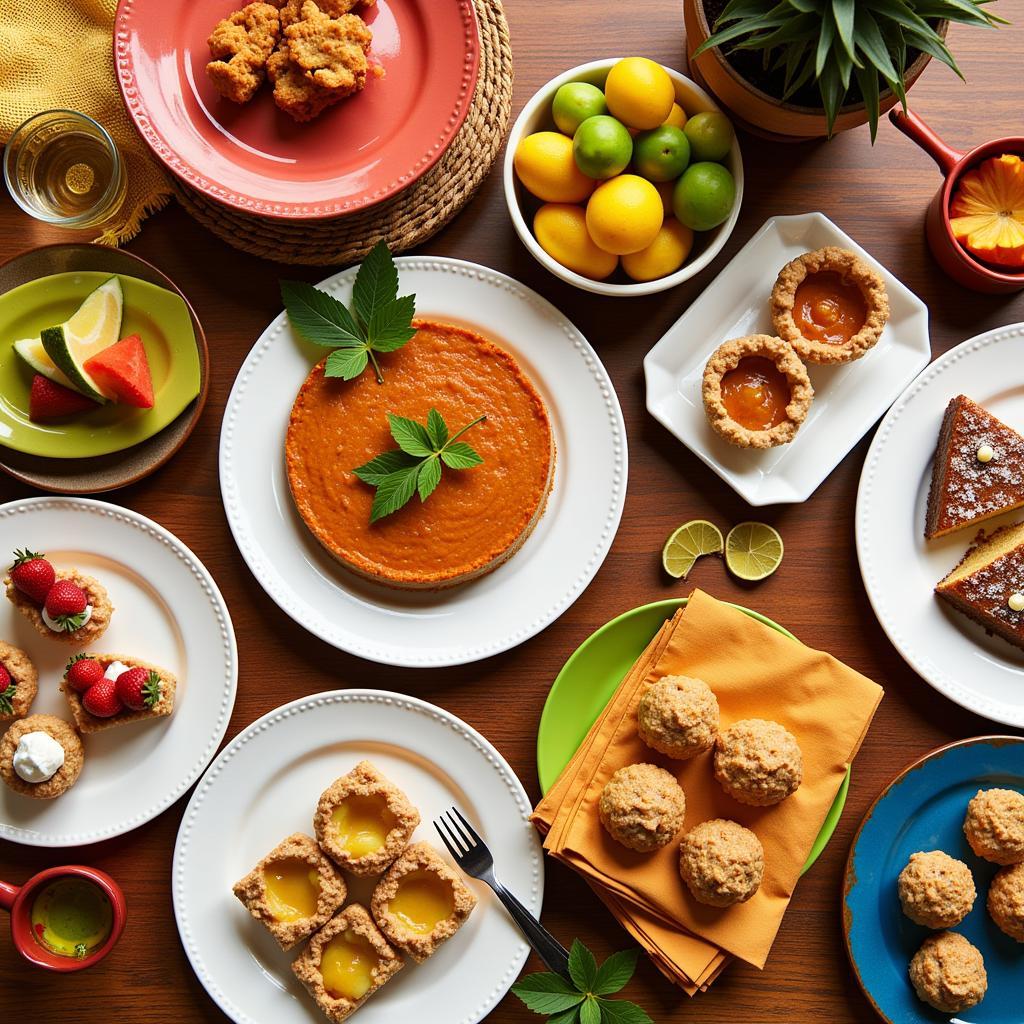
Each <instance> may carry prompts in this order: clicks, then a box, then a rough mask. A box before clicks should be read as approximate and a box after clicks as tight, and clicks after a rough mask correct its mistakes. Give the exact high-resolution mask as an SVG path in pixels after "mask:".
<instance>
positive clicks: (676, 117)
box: [665, 103, 686, 128]
mask: <svg viewBox="0 0 1024 1024" xmlns="http://www.w3.org/2000/svg"><path fill="white" fill-rule="evenodd" d="M665 124H674V125H675V126H676V127H677V128H682V127H684V126H685V125H686V111H685V110H683V108H682V107H681V106H679V104H678V103H673V104H672V112H671V113H670V114H669V115H668V117H666V118H665Z"/></svg>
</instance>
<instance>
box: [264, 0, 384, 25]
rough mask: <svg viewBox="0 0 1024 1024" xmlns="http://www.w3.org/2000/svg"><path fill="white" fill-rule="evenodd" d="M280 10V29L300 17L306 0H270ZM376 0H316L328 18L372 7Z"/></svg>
mask: <svg viewBox="0 0 1024 1024" xmlns="http://www.w3.org/2000/svg"><path fill="white" fill-rule="evenodd" d="M270 2H271V3H273V5H274V6H275V7H277V8H279V9H280V11H281V30H282V31H283V30H284V29H286V28H287V27H288V26H289V25H291V24H292V23H293V22H296V21H298V20H299V19H300V18H301V17H302V5H303V4H304V3H305V2H306V0H270ZM376 2H377V0H316V5H317V7H319V8H320V10H321V11H322V12H323V13H324V14H326V15H327V17H328V18H340V17H341V16H342V15H343V14H351V13H352V12H353V11H354V10H356V8H358V7H372V6H373V5H374V4H375V3H376Z"/></svg>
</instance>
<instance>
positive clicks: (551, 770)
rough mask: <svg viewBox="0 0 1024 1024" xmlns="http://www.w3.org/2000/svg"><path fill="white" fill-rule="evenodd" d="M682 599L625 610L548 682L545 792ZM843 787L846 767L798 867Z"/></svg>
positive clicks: (833, 812) (833, 818)
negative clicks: (825, 814)
mask: <svg viewBox="0 0 1024 1024" xmlns="http://www.w3.org/2000/svg"><path fill="white" fill-rule="evenodd" d="M685 604H686V598H681V599H671V600H668V601H655V602H654V603H653V604H645V605H641V606H640V607H639V608H634V609H633V610H632V611H628V612H625V613H624V614H622V615H620V616H619V617H618V618H615V619H612V620H611V622H607V623H605V625H603V626H602V627H601V628H600V629H598V630H597V631H596V632H595V633H592V634H591V635H590V636H589V637H587V639H586V640H584V641H583V643H582V644H580V646H579V647H578V648H577V649H576V650H575V652H573V654H572V655H571V656H570V657H569V660H568V661H567V662H566V663H565V665H564V666H563V668H562V671H561V672H559V673H558V677H557V678H556V679H555V681H554V684H553V685H552V687H551V692H550V693H549V694H548V699H547V701H546V702H545V704H544V711H543V712H542V713H541V716H540V728H539V729H538V730H537V774H538V776H539V777H540V788H541V790H542V792H544V793H546V792H547V791H548V790H549V789H550V788H551V787H552V786H553V785H554V783H555V780H556V779H557V778H558V776H559V775H560V774H561V772H562V769H564V768H565V766H566V765H567V764H568V763H569V761H570V760H571V759H572V756H573V754H575V753H576V751H577V750H578V749H579V746H580V744H581V743H582V742H583V739H584V737H585V736H586V735H587V732H588V731H589V730H590V727H591V726H592V725H593V724H594V722H595V721H596V720H597V716H598V715H600V714H601V712H602V711H603V710H604V708H605V705H606V704H607V703H608V701H609V700H611V698H612V695H613V694H614V693H615V691H616V689H618V686H619V683H621V682H622V680H623V679H624V678H625V676H626V673H627V672H628V671H629V670H630V668H631V667H632V665H633V663H634V662H635V661H636V660H637V658H639V657H640V655H641V654H643V652H644V649H645V648H646V647H647V645H648V644H649V643H650V642H651V640H652V639H653V637H654V634H655V633H657V632H658V630H659V629H660V628H661V625H662V623H663V622H664V621H665V620H666V619H668V618H671V616H672V615H674V614H675V613H676V611H677V610H678V609H679V608H682V607H683V606H684V605H685ZM733 607H734V608H738V609H739V610H740V611H741V612H743V613H744V614H746V615H749V616H750V617H751V618H752V619H757V621H758V622H763V623H764V624H765V625H766V626H771V628H772V629H777V630H778V631H779V632H780V633H783V634H785V635H786V636H788V637H790V638H791V639H793V640H796V637H795V636H793V634H792V633H790V632H789V630H788V629H784V628H783V627H782V626H780V625H779V624H778V623H777V622H772V620H771V619H769V618H766V617H765V616H764V615H760V614H758V613H757V612H754V611H751V610H750V609H749V608H744V607H742V606H741V605H733ZM797 642H799V641H797ZM849 788H850V769H849V768H847V770H846V778H845V779H843V783H842V785H841V786H840V787H839V792H838V793H837V794H836V798H835V800H834V801H833V802H832V806H831V808H829V812H828V815H827V816H826V818H825V823H824V824H823V825H822V826H821V831H820V832H819V833H818V837H817V838H816V839H815V840H814V845H813V846H812V847H811V852H810V855H809V856H808V858H807V862H806V863H805V864H804V866H803V871H804V872H806V871H807V870H808V868H810V867H811V865H812V864H813V863H814V862H815V861H816V860H817V859H818V857H819V856H820V855H821V851H822V850H824V849H825V847H826V846H827V845H828V841H829V840H830V839H831V838H832V833H833V832H835V830H836V825H837V824H838V823H839V817H840V815H841V814H842V813H843V807H844V806H845V804H846V794H847V792H848V790H849ZM801 873H802V872H801Z"/></svg>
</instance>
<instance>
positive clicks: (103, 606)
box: [4, 569, 114, 647]
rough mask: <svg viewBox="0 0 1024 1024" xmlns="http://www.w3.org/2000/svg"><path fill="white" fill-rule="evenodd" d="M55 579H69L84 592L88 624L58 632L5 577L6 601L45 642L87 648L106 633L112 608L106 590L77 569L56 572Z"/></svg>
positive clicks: (7, 577)
mask: <svg viewBox="0 0 1024 1024" xmlns="http://www.w3.org/2000/svg"><path fill="white" fill-rule="evenodd" d="M56 576H57V579H59V580H71V582H72V583H74V584H75V585H76V586H78V587H81V588H82V590H84V591H85V594H86V598H87V600H88V602H89V604H91V605H92V615H91V616H90V617H89V621H88V622H87V623H86V624H85V625H84V626H82V627H81V628H80V629H76V630H75V631H74V632H73V633H57V632H55V631H54V630H52V629H50V627H49V626H48V625H47V624H46V623H45V622H43V615H42V609H41V608H37V607H36V606H35V604H33V603H32V601H30V600H29V599H28V597H26V595H25V594H23V593H22V592H21V591H20V590H19V589H18V588H17V587H16V586H15V585H14V582H13V580H12V579H11V577H10V576H5V577H4V587H5V588H6V589H7V598H8V600H9V601H10V602H11V603H12V604H13V605H14V607H15V608H17V609H18V611H19V612H21V614H22V615H24V616H25V618H26V619H28V621H29V622H31V623H32V625H33V627H34V628H35V631H36V632H37V633H38V634H39V635H40V636H45V637H46V638H47V639H48V640H56V641H58V642H59V643H62V644H74V645H75V646H76V647H87V646H88V645H89V644H93V643H95V642H96V641H97V640H99V638H100V637H101V636H103V634H104V633H105V632H106V631H107V626H109V625H110V617H111V615H113V614H114V606H113V605H112V604H111V603H110V598H109V597H108V596H107V590H106V587H104V586H103V584H102V583H100V582H99V580H96V579H93V577H92V576H86V575H85V573H82V572H79V571H78V570H77V569H58V570H57V571H56Z"/></svg>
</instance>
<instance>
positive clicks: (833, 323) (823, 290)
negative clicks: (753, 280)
mask: <svg viewBox="0 0 1024 1024" xmlns="http://www.w3.org/2000/svg"><path fill="white" fill-rule="evenodd" d="M771 313H772V324H773V325H774V327H775V331H776V333H777V334H778V335H779V337H780V338H782V339H783V341H788V342H789V343H790V344H791V345H792V346H793V347H794V348H795V349H796V350H797V353H798V354H799V355H800V356H801V358H803V359H806V360H807V361H808V362H811V363H849V362H851V361H852V360H854V359H860V357H861V356H862V355H864V353H865V352H867V351H868V350H869V349H871V348H873V347H874V346H875V344H876V342H877V341H878V339H879V338H880V337H881V334H882V329H883V328H884V327H885V324H886V321H887V320H888V319H889V298H888V296H887V295H886V293H885V284H884V283H883V281H882V279H881V277H879V275H878V274H877V273H875V271H874V270H872V269H871V267H869V266H868V265H867V264H866V263H865V262H864V261H863V260H862V259H861V258H860V257H859V256H857V255H856V253H852V252H850V251H848V250H847V249H839V248H837V247H836V246H834V245H829V246H826V247H825V248H824V249H816V250H815V251H814V252H805V253H804V254H803V255H802V256H798V257H797V258H796V259H795V260H790V262H789V263H787V264H786V265H785V266H784V267H783V268H782V270H781V271H779V276H778V279H777V280H776V282H775V287H774V288H773V289H772V297H771Z"/></svg>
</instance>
